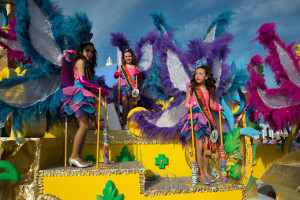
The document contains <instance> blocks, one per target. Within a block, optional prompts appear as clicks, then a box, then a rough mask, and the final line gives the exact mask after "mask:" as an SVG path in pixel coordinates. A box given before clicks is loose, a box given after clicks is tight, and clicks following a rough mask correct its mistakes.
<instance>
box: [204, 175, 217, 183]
mask: <svg viewBox="0 0 300 200" xmlns="http://www.w3.org/2000/svg"><path fill="white" fill-rule="evenodd" d="M204 176H205V177H206V179H207V180H208V181H209V182H210V183H214V182H216V179H214V177H213V176H212V175H210V174H204Z"/></svg>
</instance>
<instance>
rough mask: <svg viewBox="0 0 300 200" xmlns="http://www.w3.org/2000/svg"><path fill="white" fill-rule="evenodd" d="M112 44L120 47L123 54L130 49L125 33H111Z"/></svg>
mask: <svg viewBox="0 0 300 200" xmlns="http://www.w3.org/2000/svg"><path fill="white" fill-rule="evenodd" d="M110 35H111V39H110V44H111V45H113V46H116V47H118V49H119V50H120V51H121V52H124V51H126V50H128V49H129V48H130V41H129V40H127V38H126V36H125V35H124V34H123V33H119V32H118V33H110Z"/></svg>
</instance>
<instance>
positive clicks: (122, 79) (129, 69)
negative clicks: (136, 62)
mask: <svg viewBox="0 0 300 200" xmlns="http://www.w3.org/2000/svg"><path fill="white" fill-rule="evenodd" d="M127 69H128V71H129V73H130V75H131V76H132V79H133V82H134V84H135V77H134V72H136V71H137V70H136V67H134V68H129V67H127ZM124 85H127V82H126V80H125V78H124V74H123V78H121V80H120V86H124Z"/></svg>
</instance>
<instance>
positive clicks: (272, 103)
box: [247, 23, 300, 130]
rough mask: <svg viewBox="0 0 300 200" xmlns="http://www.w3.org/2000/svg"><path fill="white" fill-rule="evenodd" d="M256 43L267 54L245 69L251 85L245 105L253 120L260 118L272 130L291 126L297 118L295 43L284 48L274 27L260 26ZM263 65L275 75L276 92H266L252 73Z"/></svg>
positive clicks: (299, 69)
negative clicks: (253, 115)
mask: <svg viewBox="0 0 300 200" xmlns="http://www.w3.org/2000/svg"><path fill="white" fill-rule="evenodd" d="M257 32H258V34H259V35H258V37H257V38H256V39H255V40H257V41H259V43H260V44H262V45H263V46H264V48H265V49H267V50H268V53H267V56H266V58H265V60H263V58H262V57H261V56H259V55H256V56H254V57H253V58H252V59H251V62H250V64H249V66H248V70H249V72H250V79H251V81H250V82H248V83H247V87H248V90H249V97H248V101H247V104H248V105H249V106H252V107H253V111H254V113H255V117H256V119H257V120H258V119H259V118H260V116H262V117H263V119H264V121H266V122H268V123H269V125H270V126H271V128H272V129H273V130H282V129H284V128H285V127H286V126H287V125H291V126H293V125H294V124H295V123H296V122H297V121H298V120H299V118H300V101H299V100H300V95H299V94H300V65H299V61H300V58H297V56H296V53H295V49H294V48H293V46H294V44H295V42H292V43H291V44H289V45H287V44H286V43H285V42H284V41H282V40H281V39H280V38H279V36H278V34H277V33H276V31H275V24H274V23H266V24H263V25H262V26H261V27H260V28H259V30H258V31H257ZM263 62H265V64H266V65H268V66H270V69H271V70H272V71H273V73H274V74H275V80H276V82H277V84H278V85H280V87H279V88H276V89H268V88H267V86H266V84H265V80H264V77H263V76H262V75H261V74H260V73H259V72H258V71H257V70H255V69H254V66H256V67H258V66H259V65H261V64H262V63H263Z"/></svg>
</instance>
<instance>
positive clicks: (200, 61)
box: [189, 57, 207, 77]
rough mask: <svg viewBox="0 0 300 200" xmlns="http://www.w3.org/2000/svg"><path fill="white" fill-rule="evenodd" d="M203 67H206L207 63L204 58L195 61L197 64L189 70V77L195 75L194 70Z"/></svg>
mask: <svg viewBox="0 0 300 200" xmlns="http://www.w3.org/2000/svg"><path fill="white" fill-rule="evenodd" d="M203 65H207V61H206V59H205V57H203V58H201V59H200V60H197V62H196V63H195V64H194V65H193V66H191V67H190V68H189V73H190V76H191V77H192V76H193V74H194V73H195V70H196V69H197V68H198V67H200V66H203Z"/></svg>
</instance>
